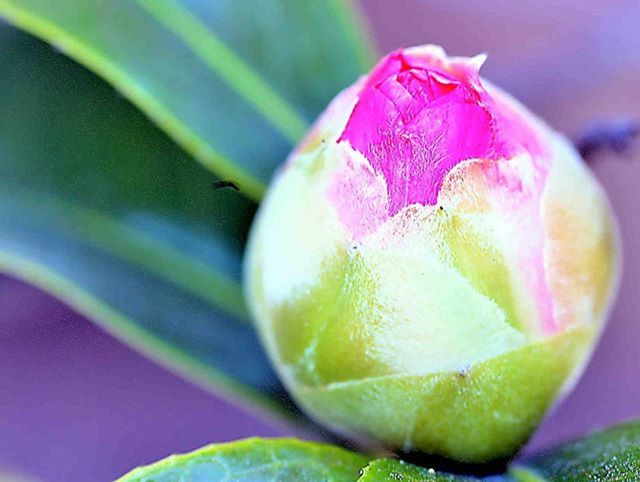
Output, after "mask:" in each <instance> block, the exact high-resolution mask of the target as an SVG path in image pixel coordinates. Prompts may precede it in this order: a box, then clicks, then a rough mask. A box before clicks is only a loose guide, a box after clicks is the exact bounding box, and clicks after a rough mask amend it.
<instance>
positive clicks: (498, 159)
mask: <svg viewBox="0 0 640 482" xmlns="http://www.w3.org/2000/svg"><path fill="white" fill-rule="evenodd" d="M483 60H484V58H483V57H474V58H460V57H447V56H446V55H445V53H444V52H443V51H442V49H440V48H438V47H435V46H422V47H415V48H410V49H405V50H399V51H396V52H393V53H391V54H390V55H388V56H387V57H385V58H384V59H383V60H382V61H381V62H380V63H379V64H378V65H377V66H376V67H375V68H374V69H373V71H372V72H371V73H370V74H369V75H368V76H366V77H363V78H362V79H360V80H359V81H358V82H356V83H355V84H354V85H352V86H351V87H349V88H348V89H346V90H345V91H343V92H342V93H340V94H339V95H338V96H337V97H336V98H335V99H334V101H333V102H332V103H331V104H330V105H329V107H328V108H327V109H326V111H325V112H324V113H323V114H322V115H321V117H320V118H319V119H318V121H317V122H316V123H315V125H314V126H313V128H312V129H311V131H310V132H309V134H308V135H307V137H306V138H305V139H304V140H303V141H302V143H301V144H300V145H299V146H298V147H297V148H296V150H295V151H294V152H293V153H292V154H291V156H290V157H289V159H288V160H287V161H286V163H285V164H284V165H283V166H282V168H281V169H280V171H279V172H278V174H277V175H276V177H275V179H274V181H273V185H272V186H271V188H270V190H269V192H268V195H267V197H266V200H265V201H264V203H263V205H262V206H261V207H260V211H259V215H258V218H257V221H256V224H255V226H254V228H253V231H252V235H251V240H250V246H249V249H248V256H247V262H246V275H247V276H246V279H247V286H246V288H247V299H248V300H249V303H250V305H251V309H252V312H253V314H254V316H255V319H256V323H257V326H258V329H259V331H260V333H261V336H262V339H263V341H264V344H265V346H266V347H267V350H268V352H269V355H270V357H271V359H272V361H273V363H274V366H275V367H276V369H277V371H278V373H279V375H280V376H281V378H282V380H283V382H284V384H285V385H286V387H287V388H288V389H289V391H290V393H291V394H292V396H293V398H294V399H295V400H296V401H297V403H298V404H299V405H300V407H301V408H302V409H303V410H304V411H305V412H306V413H307V414H309V415H310V416H311V417H313V418H314V419H315V420H317V421H318V422H320V423H322V424H324V425H325V426H327V427H329V428H331V429H333V430H335V431H336V432H339V433H341V434H343V435H346V436H349V437H354V438H356V439H362V438H368V439H373V440H376V441H379V442H382V443H384V444H385V445H387V446H388V447H390V448H393V449H404V450H419V451H425V452H429V453H436V454H441V455H445V456H448V457H453V458H456V459H459V460H464V461H484V460H488V459H492V458H496V457H501V456H506V455H510V454H512V453H514V452H515V451H516V450H517V449H518V448H519V447H520V446H521V445H522V444H523V443H524V442H525V441H526V440H527V438H528V437H529V436H530V434H531V432H532V431H533V430H534V429H535V428H536V426H537V425H538V423H539V422H540V420H541V418H542V417H543V416H544V414H545V413H546V411H547V410H548V409H549V407H550V406H551V405H552V404H553V403H554V402H555V401H557V400H558V399H559V397H561V396H562V395H563V394H564V393H566V392H567V390H568V389H569V388H570V387H571V385H573V383H574V382H575V380H576V376H577V374H578V373H579V372H580V371H581V369H582V367H583V365H584V362H585V360H586V359H587V357H588V355H589V353H590V352H591V350H592V347H593V345H594V342H595V340H596V338H597V336H598V334H599V332H600V331H601V329H602V326H603V321H604V318H605V316H606V313H607V310H608V307H609V305H610V301H611V298H612V294H613V292H614V291H615V290H614V288H615V285H616V280H617V276H618V273H617V266H618V259H617V244H616V236H615V221H614V219H613V216H612V213H611V210H610V207H609V204H608V202H607V199H606V197H605V195H604V193H603V191H602V189H601V187H600V186H599V185H598V183H597V182H596V180H595V179H594V177H593V176H592V174H591V173H590V172H589V170H588V168H587V167H585V165H584V163H583V161H582V160H581V159H580V157H579V156H578V154H577V153H576V152H575V151H574V149H573V148H572V146H571V145H570V144H569V143H568V142H567V141H566V139H564V138H563V137H562V136H560V135H559V134H557V133H556V132H554V131H552V130H551V129H550V128H549V127H548V126H547V125H545V124H544V123H543V122H542V121H540V120H539V119H538V118H536V117H535V116H534V115H533V114H531V113H530V112H529V111H527V110H526V109H525V108H524V107H523V106H522V105H520V104H519V103H518V102H517V101H516V100H514V99H513V98H512V97H510V96H509V95H507V94H506V93H504V92H503V91H501V90H500V89H498V88H497V87H495V86H493V85H492V84H490V83H488V82H487V81H485V80H484V79H482V78H481V77H480V76H479V69H480V67H481V64H482V62H483Z"/></svg>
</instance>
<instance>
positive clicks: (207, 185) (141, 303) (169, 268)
mask: <svg viewBox="0 0 640 482" xmlns="http://www.w3.org/2000/svg"><path fill="white" fill-rule="evenodd" d="M0 71H1V72H2V73H3V74H2V76H0V270H2V271H4V272H8V273H11V274H13V275H15V276H17V277H20V278H23V279H25V280H27V281H30V282H32V283H34V284H36V285H38V286H40V287H42V288H43V289H45V290H47V291H49V292H51V293H53V294H54V295H56V296H58V297H60V298H62V299H63V300H65V301H66V302H67V303H69V304H71V305H72V306H73V307H75V308H76V309H77V310H78V311H80V312H82V313H84V314H85V315H86V316H88V317H90V318H92V319H94V320H96V321H98V322H99V323H101V324H102V325H103V326H105V328H107V329H108V330H110V331H112V332H114V333H115V334H117V335H118V336H120V337H121V338H123V339H125V340H126V341H129V342H130V343H131V344H133V345H134V346H136V347H138V348H140V349H142V350H144V351H145V352H147V353H149V354H150V355H152V356H153V357H154V358H156V359H159V360H161V361H163V362H165V363H168V364H170V365H171V366H173V367H175V368H176V369H178V370H180V371H181V372H183V373H188V374H189V375H190V376H191V377H192V378H193V377H195V378H197V379H198V380H200V381H202V382H204V383H207V384H208V385H214V386H218V387H219V386H220V385H223V386H224V388H229V389H232V390H234V391H235V392H236V393H242V394H243V395H244V394H252V395H253V397H254V398H257V399H259V400H261V401H262V403H264V404H266V405H269V406H271V405H274V406H275V405H276V404H275V402H272V401H270V400H269V395H274V396H277V395H278V394H279V393H280V392H281V388H280V384H279V383H278V381H277V379H276V377H275V376H274V374H273V373H272V371H271V369H270V368H269V364H268V363H267V361H266V358H265V357H264V355H263V353H262V350H261V347H260V345H259V343H258V340H257V338H256V336H255V333H254V330H253V328H252V326H251V325H250V324H249V323H248V322H247V321H246V318H245V310H244V304H243V301H242V295H241V290H240V283H239V279H240V264H241V256H242V250H243V237H244V235H245V232H246V229H247V226H248V225H249V223H250V220H251V217H252V215H253V211H254V209H255V205H254V204H253V203H251V202H250V201H247V200H246V199H245V198H244V197H242V196H241V195H239V194H238V193H237V192H235V191H233V190H230V189H225V190H215V189H213V188H212V187H211V183H212V182H214V181H215V180H216V179H217V178H216V177H214V176H213V175H212V174H210V173H209V172H208V171H206V170H205V169H203V168H202V167H201V166H199V165H198V164H196V163H194V162H193V161H191V159H189V158H188V157H187V156H186V155H185V154H183V153H182V151H180V149H178V148H177V147H176V146H175V145H174V144H173V143H172V142H171V141H170V140H169V139H167V138H166V137H165V136H164V135H163V134H162V133H161V132H160V131H158V130H157V129H156V128H154V127H153V126H152V125H151V124H150V123H149V122H148V121H147V119H145V118H144V116H142V115H141V114H140V113H139V112H138V111H136V110H135V109H134V108H133V107H132V106H131V105H130V104H129V103H128V102H127V101H126V100H124V99H122V98H121V97H119V96H117V95H116V93H115V92H114V91H113V90H112V89H111V88H110V87H109V86H108V85H106V84H104V83H103V82H102V81H101V80H99V79H98V78H96V77H95V76H94V75H93V74H91V73H90V72H88V71H86V70H84V69H82V68H81V67H80V66H78V65H76V64H74V63H73V62H71V61H70V60H68V59H66V58H65V57H63V56H61V55H59V54H56V53H55V52H54V51H52V50H51V48H50V47H48V46H46V45H45V44H42V43H41V42H39V41H37V40H35V39H33V38H31V37H28V36H27V35H25V34H23V33H20V32H18V31H16V30H14V29H13V28H10V27H6V26H5V27H0ZM238 347H242V348H241V349H239V348H238Z"/></svg>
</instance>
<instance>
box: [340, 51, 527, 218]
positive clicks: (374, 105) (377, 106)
mask: <svg viewBox="0 0 640 482" xmlns="http://www.w3.org/2000/svg"><path fill="white" fill-rule="evenodd" d="M428 62H429V60H428V59H422V58H417V57H416V58H407V57H406V56H404V55H402V53H399V52H396V53H393V54H391V55H390V56H388V57H387V58H386V59H385V60H383V61H382V62H381V63H380V65H378V66H377V67H376V68H375V69H374V71H373V72H372V74H371V75H370V77H369V79H368V80H367V82H366V84H365V86H364V88H363V90H362V91H361V93H360V96H359V100H358V103H357V104H356V106H355V108H354V110H353V112H352V113H351V117H350V118H349V121H348V123H347V125H346V128H345V130H344V131H343V133H342V135H341V136H340V138H339V139H338V141H339V142H340V141H348V142H349V143H350V144H351V146H352V147H353V148H354V149H355V150H357V151H359V152H361V153H362V154H363V155H364V156H365V158H366V159H367V160H368V161H369V163H370V164H371V166H372V168H373V169H374V171H375V172H376V174H382V175H383V176H384V178H385V180H386V183H387V192H388V197H389V203H388V213H387V215H389V216H393V215H394V214H395V213H397V212H398V211H399V210H400V209H402V208H403V207H405V206H408V205H410V204H415V203H419V204H423V205H434V204H436V203H437V199H438V193H439V191H440V188H441V187H442V183H443V180H444V177H445V176H446V174H447V173H448V172H449V171H451V169H453V168H454V167H455V166H456V165H457V164H459V163H460V162H462V161H465V160H467V159H474V158H482V159H489V160H491V159H499V158H506V157H512V156H513V155H514V154H515V153H517V151H519V150H524V149H526V148H529V147H530V148H531V150H533V151H535V150H536V148H537V147H538V143H537V140H536V136H535V135H534V134H533V133H532V132H531V130H530V129H529V128H528V127H527V126H526V125H525V124H524V122H523V121H522V120H521V119H520V118H518V117H517V116H516V115H515V114H514V113H512V112H511V111H506V112H505V113H495V112H493V111H494V110H495V107H496V106H495V104H494V103H493V100H492V98H491V97H490V96H489V95H488V94H487V93H486V91H484V89H482V87H481V86H480V80H479V76H478V73H477V71H473V70H472V69H462V68H458V69H457V71H456V73H455V74H452V73H451V72H448V71H445V70H444V69H441V68H435V67H428V66H427V64H428ZM496 114H497V115H496ZM502 124H504V126H503V125H502ZM503 127H505V128H506V129H505V130H504V132H501V131H502V128H503ZM530 139H533V140H530Z"/></svg>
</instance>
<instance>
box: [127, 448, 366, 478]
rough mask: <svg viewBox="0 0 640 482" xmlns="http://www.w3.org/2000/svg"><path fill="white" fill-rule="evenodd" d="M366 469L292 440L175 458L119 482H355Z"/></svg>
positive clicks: (349, 457) (337, 453) (332, 451)
mask: <svg viewBox="0 0 640 482" xmlns="http://www.w3.org/2000/svg"><path fill="white" fill-rule="evenodd" d="M366 463H367V459H366V458H365V457H363V456H361V455H358V454H355V453H353V452H349V451H347V450H343V449H340V448H338V447H333V446H331V445H324V444H318V443H311V442H301V441H298V440H293V439H271V440H265V439H257V438H254V439H247V440H241V441H239V442H232V443H227V444H219V445H209V446H207V447H204V448H202V449H200V450H196V451H195V452H191V453H189V454H185V455H177V456H176V455H174V456H172V457H169V458H166V459H164V460H162V461H160V462H157V463H155V464H153V465H149V466H147V467H140V468H138V469H135V470H133V471H132V472H130V473H128V474H127V475H125V476H124V477H122V478H121V479H119V481H120V482H151V481H153V482H174V481H175V482H191V481H194V482H195V481H196V480H203V481H204V480H206V481H207V482H215V481H229V482H230V481H233V480H236V481H240V480H252V481H255V482H259V481H277V480H278V481H294V480H295V481H309V482H314V481H333V482H342V481H344V482H354V481H356V480H357V479H358V474H359V472H360V469H361V468H362V467H363V466H364V465H365V464H366Z"/></svg>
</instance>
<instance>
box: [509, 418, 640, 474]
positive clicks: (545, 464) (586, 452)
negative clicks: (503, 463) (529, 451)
mask: <svg viewBox="0 0 640 482" xmlns="http://www.w3.org/2000/svg"><path fill="white" fill-rule="evenodd" d="M512 472H513V475H514V477H515V478H516V479H517V480H518V481H520V482H582V481H598V482H606V481H637V480H640V421H636V422H631V423H626V424H622V425H618V426H616V427H612V428H610V429H607V430H604V431H603V432H599V433H595V434H592V435H589V436H587V437H585V438H582V439H579V440H575V441H573V442H569V443H566V444H563V445H560V446H558V447H556V448H553V449H551V450H547V451H544V452H542V453H541V454H539V455H536V456H534V457H532V458H530V459H527V460H524V461H523V462H521V463H519V464H517V465H516V466H514V467H513V469H512Z"/></svg>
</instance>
